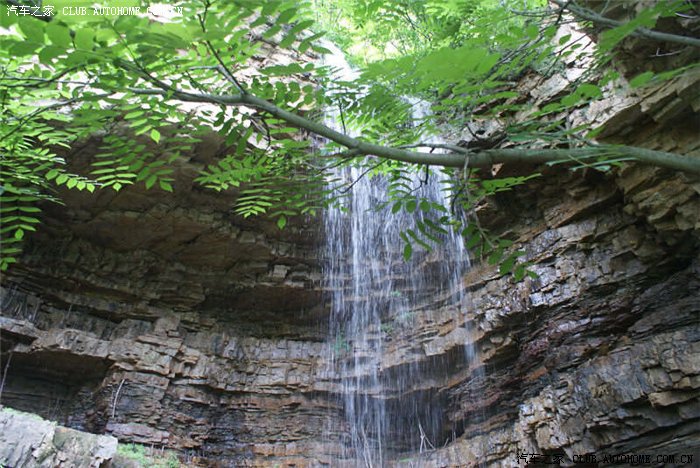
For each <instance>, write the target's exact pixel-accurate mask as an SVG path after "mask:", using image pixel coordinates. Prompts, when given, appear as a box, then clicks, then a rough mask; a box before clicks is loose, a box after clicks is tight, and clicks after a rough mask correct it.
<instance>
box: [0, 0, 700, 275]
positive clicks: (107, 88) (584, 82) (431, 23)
mask: <svg viewBox="0 0 700 468" xmlns="http://www.w3.org/2000/svg"><path fill="white" fill-rule="evenodd" d="M7 3H8V10H7V15H0V21H1V22H0V25H1V26H2V27H3V28H4V31H5V32H4V34H3V36H1V39H0V44H1V47H0V67H1V68H0V101H1V102H2V108H1V110H0V112H1V114H0V116H1V117H0V118H1V120H0V164H1V166H0V170H1V171H2V179H3V180H2V189H3V193H2V201H3V207H2V210H3V213H2V222H3V226H2V228H1V231H0V233H2V235H3V237H4V238H5V240H4V242H3V246H2V252H1V254H2V263H1V266H2V268H3V269H4V268H6V267H7V265H9V264H10V263H11V262H13V261H15V258H14V257H15V255H16V253H17V252H19V247H18V245H19V243H20V242H21V240H22V238H23V236H24V232H25V231H27V230H34V229H35V227H34V226H35V225H36V224H37V222H38V220H37V218H36V216H35V214H36V213H37V212H39V210H40V209H39V208H38V207H37V206H36V202H37V201H39V200H42V199H55V190H54V189H53V187H55V186H56V185H63V186H66V187H68V188H70V189H77V190H89V191H91V192H92V191H94V190H96V189H104V188H111V189H113V190H120V189H121V188H123V187H124V186H126V185H129V184H134V183H143V184H145V186H146V187H148V188H151V187H159V188H160V189H162V190H166V191H170V190H172V186H171V182H172V178H171V177H170V175H171V174H172V170H173V169H172V168H171V167H170V164H172V162H173V161H174V160H176V159H177V158H178V157H179V155H180V154H181V153H182V152H183V151H186V150H187V149H188V148H189V147H190V146H191V145H192V144H193V143H194V142H195V141H196V140H197V136H198V135H200V134H201V133H202V132H207V131H208V132H211V131H216V132H218V133H220V134H221V135H222V136H223V137H224V138H225V139H226V143H227V144H228V145H229V151H228V152H227V154H225V155H223V156H222V158H221V160H219V161H217V163H216V164H212V165H209V166H207V167H205V168H203V170H202V173H201V175H200V177H199V178H198V181H199V182H200V183H202V184H204V185H205V186H207V187H210V188H213V189H216V190H226V189H229V188H231V187H239V186H240V187H241V197H240V198H239V205H238V207H237V210H238V212H239V213H240V214H242V215H243V216H249V215H253V214H260V213H267V214H270V215H272V216H274V217H276V218H277V219H278V224H279V225H280V227H283V226H284V224H285V223H286V219H287V217H288V216H292V215H295V214H300V213H314V212H315V211H316V210H317V209H318V208H319V207H322V206H324V205H325V204H327V203H329V202H330V201H331V200H333V199H334V198H333V193H334V191H333V188H329V187H328V185H327V182H326V180H325V178H324V176H325V173H326V171H327V168H329V167H333V166H337V165H348V164H358V165H362V166H364V167H366V172H372V171H384V172H386V173H387V174H388V175H389V177H390V179H391V180H392V181H393V182H394V184H393V185H391V187H393V188H392V190H391V193H390V194H389V196H390V199H389V200H388V202H389V203H391V204H392V206H393V208H392V209H394V210H398V209H407V210H415V209H416V201H415V196H413V195H412V191H411V190H410V188H407V189H402V188H401V186H402V185H401V184H402V183H403V182H402V181H403V180H405V173H406V172H410V171H412V170H416V169H415V166H420V167H422V166H442V167H445V168H457V169H458V170H456V171H455V176H454V182H453V190H454V192H455V193H456V194H459V195H460V196H461V197H462V201H463V202H464V203H466V204H467V205H468V206H471V205H473V203H474V202H475V197H481V196H486V195H488V194H489V193H493V192H496V191H499V190H504V189H508V188H510V187H512V186H514V185H517V184H520V183H523V182H524V181H526V180H527V179H528V176H523V177H511V178H507V179H503V180H500V181H493V180H488V178H480V177H479V173H478V169H479V168H488V167H490V166H491V165H493V164H514V165H518V164H526V165H528V166H530V165H532V164H540V163H567V162H570V163H572V164H574V165H584V166H592V167H597V168H605V167H609V166H610V165H611V164H615V163H619V162H621V161H637V162H642V163H646V164H653V165H658V166H662V167H667V168H671V169H675V170H681V171H686V172H691V173H700V158H697V157H692V156H687V155H678V154H672V153H666V152H661V151H654V150H650V149H644V148H634V147H626V146H624V147H623V146H611V145H599V144H596V143H595V142H594V141H593V140H592V139H591V138H590V136H589V137H586V134H587V129H582V128H579V129H562V128H561V126H560V125H559V123H560V122H559V121H558V120H557V119H558V118H557V117H556V116H557V115H562V113H565V112H566V111H567V109H571V108H574V107H576V106H580V105H582V104H584V103H585V102H587V101H590V100H593V99H596V98H598V97H599V96H601V95H602V91H601V87H602V86H603V84H602V83H604V82H606V81H609V80H611V79H612V78H614V77H613V76H612V75H611V74H610V73H607V72H606V70H605V69H604V68H601V69H599V70H597V71H595V72H593V70H592V73H590V74H589V75H586V76H584V77H582V79H581V82H580V83H579V86H578V87H576V88H575V89H574V90H573V91H572V92H571V93H570V94H569V95H568V96H565V97H563V98H562V99H561V100H560V101H558V102H554V103H551V105H550V106H549V107H548V108H546V109H542V110H541V111H539V112H536V113H534V114H533V115H532V118H531V119H530V120H529V121H527V122H519V123H518V125H516V126H513V128H512V129H509V131H508V134H507V135H505V136H504V138H505V139H506V140H510V141H512V142H516V141H517V142H519V143H518V144H517V146H515V147H513V145H511V147H510V148H499V147H498V146H496V147H492V148H488V149H474V148H466V147H462V146H458V145H456V144H432V145H431V144H429V143H425V142H421V139H422V138H421V137H422V136H423V135H425V134H430V133H431V132H433V133H434V132H436V128H437V126H438V124H440V123H441V121H443V120H445V119H449V120H450V121H451V122H452V123H460V122H464V121H466V120H468V119H472V118H474V116H475V115H479V116H481V117H489V116H494V115H496V113H497V112H514V111H515V110H517V109H518V106H520V107H522V106H523V104H518V103H517V100H514V99H513V98H515V97H516V96H517V93H515V92H514V91H513V90H512V89H511V88H512V86H511V85H510V84H511V83H512V82H513V81H514V80H516V79H517V77H518V76H519V75H520V74H521V73H522V72H523V70H526V69H531V68H539V69H541V70H544V72H547V71H548V70H551V69H552V68H555V67H556V60H557V59H556V57H560V56H563V55H565V54H567V53H580V52H576V41H575V40H572V39H571V38H570V37H569V38H566V37H563V38H562V37H558V36H557V27H558V26H559V25H560V24H561V22H562V21H565V20H566V15H567V14H569V13H571V14H573V15H574V16H576V17H578V18H581V19H585V20H589V21H593V22H595V23H596V24H599V25H602V26H605V27H610V28H612V29H611V30H610V32H609V33H608V34H607V36H606V37H605V49H606V50H608V51H609V50H612V48H613V47H614V45H615V44H616V43H617V42H619V41H620V40H622V39H623V38H624V37H626V36H627V35H630V34H632V35H635V34H638V35H642V36H644V37H647V38H650V39H652V40H662V41H675V42H676V43H678V44H680V45H682V46H685V47H697V46H698V44H696V42H697V39H694V38H690V37H684V36H674V35H669V34H661V33H659V32H657V31H654V30H653V26H654V23H655V21H656V19H657V18H658V17H660V16H668V15H674V14H677V13H679V12H682V11H684V8H687V4H686V3H685V2H683V1H678V2H661V3H660V4H659V5H657V6H656V7H654V8H653V9H650V10H645V11H644V12H642V14H640V15H639V16H638V17H637V18H636V19H634V20H633V21H631V22H628V23H620V22H614V21H613V22H611V21H612V20H606V19H605V18H604V17H603V19H602V20H601V19H600V18H599V17H600V16H601V15H600V14H598V13H596V12H592V11H590V10H588V9H585V8H584V7H582V6H581V5H577V4H576V3H574V2H558V1H554V2H552V3H551V6H548V5H547V4H546V3H544V2H542V1H539V0H532V1H529V2H525V3H526V5H529V7H531V9H530V10H529V11H526V12H514V11H512V10H508V9H507V8H505V7H503V6H501V4H500V3H499V2H495V1H491V0H480V1H476V0H470V1H467V0H464V1H457V2H440V1H435V0H423V1H418V0H416V1H409V2H378V1H371V0H346V1H343V2H337V5H335V7H338V6H340V7H344V8H345V10H343V11H340V13H337V12H335V10H334V9H333V8H331V9H330V10H329V9H328V8H326V9H325V10H322V11H321V14H319V12H318V11H314V10H313V8H310V6H309V5H307V4H300V3H299V2H296V1H282V0H269V1H264V2H260V1H257V0H237V1H232V2H223V1H210V0H204V1H187V2H176V3H174V4H170V5H169V6H170V8H167V9H164V7H163V5H158V4H151V6H152V7H153V11H156V12H157V11H161V12H163V11H167V12H168V13H167V14H165V16H164V17H160V18H158V17H154V16H153V15H151V16H149V15H146V14H141V15H137V14H134V13H136V10H133V9H132V10H121V11H115V12H112V11H109V12H97V11H95V10H94V9H93V7H92V6H91V3H90V2H85V8H86V10H84V13H83V14H70V13H71V12H73V13H75V12H76V10H63V9H62V6H63V5H64V4H65V6H67V7H72V8H76V7H79V6H80V5H79V4H78V3H77V2H76V1H71V2H61V1H57V2H54V13H56V14H55V15H45V13H46V9H45V8H38V7H30V6H29V4H28V3H27V4H22V3H21V2H18V1H8V2H7ZM323 3H324V2H322V1H320V0H319V1H317V2H315V7H316V8H317V9H318V8H320V7H322V6H323V5H322V4H323ZM519 4H522V2H519ZM135 5H139V4H138V3H135ZM148 6H149V4H148V2H143V3H141V4H140V7H141V12H145V11H146V8H147V7H148ZM348 11H350V12H352V14H353V21H354V24H355V26H357V25H362V27H363V28H369V30H371V31H372V34H370V35H369V36H368V37H369V38H370V40H371V41H374V42H373V43H374V44H380V43H382V41H383V42H384V43H387V44H390V45H392V47H391V50H389V51H386V50H385V51H379V53H378V55H379V56H381V57H382V58H383V59H382V60H376V61H374V62H372V63H366V64H365V70H364V73H363V74H362V75H361V77H360V78H358V79H357V80H354V81H353V82H342V81H339V79H338V78H337V77H334V75H333V73H331V71H329V70H328V67H324V66H323V65H322V64H320V62H318V61H316V62H313V61H312V58H313V57H312V56H313V55H319V54H324V53H327V52H328V51H327V50H326V49H325V48H324V47H323V45H322V44H321V43H320V42H319V39H320V37H321V35H322V33H320V32H318V26H314V19H318V20H319V24H321V25H322V26H323V25H326V26H328V25H329V24H330V21H329V18H330V17H332V15H333V14H338V15H341V16H342V15H343V14H347V13H348ZM81 12H82V10H78V13H81ZM110 13H122V14H114V15H113V16H110ZM324 15H325V16H324ZM465 15H471V16H470V17H469V21H465ZM341 16H338V17H337V19H338V20H339V22H340V23H341V24H343V23H344V22H345V21H344V20H343V21H340V20H342V18H341ZM372 24H374V26H372ZM314 28H316V29H314ZM336 36H337V37H338V38H339V39H342V37H343V35H342V33H336ZM346 39H347V35H346ZM555 39H556V40H555ZM278 51H283V52H284V53H286V54H287V55H289V56H291V57H293V58H294V60H292V61H291V62H289V63H287V64H270V65H261V62H260V57H261V56H262V55H264V54H269V53H274V52H278ZM553 57H554V58H553ZM375 58H376V57H375ZM365 59H367V57H365ZM595 63H597V64H599V65H600V64H603V65H604V64H605V57H604V56H601V57H598V60H597V61H596V62H595ZM688 68H691V67H686V68H685V69H681V70H672V71H669V72H668V73H665V74H661V75H657V76H653V75H649V74H644V75H643V76H640V77H639V78H638V79H637V80H636V82H637V83H636V84H643V83H644V82H646V81H648V80H650V79H656V80H662V79H665V78H668V77H670V76H674V75H676V74H678V73H681V72H684V71H687V69H688ZM411 96H413V99H411V98H410V97H411ZM415 99H422V100H424V101H429V102H434V103H437V105H435V106H434V111H435V112H434V113H433V115H428V116H420V117H416V116H415V115H414V113H413V111H412V107H413V106H414V105H415V102H416V101H415ZM188 103H199V104H205V105H206V106H205V107H202V108H194V107H186V104H188ZM329 107H335V108H339V110H340V117H341V120H342V121H343V126H345V125H346V124H347V125H348V126H352V127H353V128H354V129H355V131H356V132H358V134H359V136H357V137H353V136H350V135H349V134H348V132H347V131H343V132H341V131H338V130H335V129H333V128H331V127H329V126H328V125H326V124H324V121H323V119H322V117H321V115H322V112H321V111H323V110H324V109H327V108H329ZM299 129H302V130H304V131H306V132H308V133H311V134H315V135H317V136H320V137H324V138H325V139H327V140H328V141H329V144H327V145H326V148H324V149H321V150H319V149H318V148H315V147H314V145H313V144H312V142H311V141H310V139H308V138H303V137H300V136H299V134H298V132H297V130H299ZM95 134H106V135H105V136H104V138H103V140H102V142H103V146H102V152H101V153H100V154H98V155H97V157H96V158H95V160H94V161H93V163H92V168H91V171H90V172H89V173H87V174H76V173H73V172H71V170H70V168H69V166H68V165H66V161H64V160H63V159H62V158H60V157H58V156H57V155H56V151H57V148H59V147H70V146H71V145H73V144H74V143H75V142H77V141H80V140H82V139H85V138H88V137H90V136H91V135H95ZM134 135H145V136H147V137H148V138H149V139H150V140H152V142H153V143H154V144H155V145H146V144H144V143H142V142H140V141H139V140H138V139H134V138H133V136H134ZM528 135H533V136H532V138H529V139H528V138H527V136H528ZM572 137H575V138H572ZM523 141H525V142H524V143H523ZM431 146H432V147H433V149H437V148H439V149H440V150H442V151H443V152H441V153H435V152H427V151H425V150H424V151H418V150H415V149H416V148H419V147H431ZM326 160H327V161H328V162H326ZM406 163H408V164H406ZM475 171H476V172H475ZM467 172H468V173H469V176H468V177H463V176H464V175H465V174H466V173H467ZM465 188H466V190H465ZM340 189H341V190H342V187H341V188H340ZM336 194H337V191H336ZM465 195H466V196H465ZM438 211H439V212H438V213H437V214H436V218H435V223H434V225H432V226H430V229H433V230H434V231H435V232H437V233H439V232H440V230H441V229H443V228H444V227H446V226H450V227H455V226H456V227H457V228H458V229H460V230H464V234H465V235H466V236H467V237H470V238H472V239H477V240H478V241H479V242H472V243H473V244H476V243H482V244H484V247H483V248H484V251H485V252H486V253H489V257H490V258H491V259H493V260H494V262H496V263H497V262H500V261H502V260H503V258H502V256H503V251H504V249H505V248H507V247H509V245H510V244H509V243H507V242H498V241H494V240H491V239H489V237H488V235H487V234H486V233H485V232H483V230H481V229H480V228H478V223H475V224H474V223H472V224H467V223H463V222H462V221H460V220H458V219H455V218H454V217H451V216H449V213H447V210H444V209H443V210H442V211H440V210H438ZM475 225H476V226H477V227H476V228H475V227H474V226H475ZM441 226H442V227H441ZM424 234H425V235H426V236H428V237H431V234H430V232H424ZM415 240H416V241H418V242H422V241H421V240H420V239H418V238H416V239H415ZM510 258H511V260H512V257H510ZM506 264H507V265H510V267H512V264H513V262H512V261H509V260H508V259H506ZM506 270H507V269H506ZM519 271H520V274H523V272H524V270H522V269H521V270H519Z"/></svg>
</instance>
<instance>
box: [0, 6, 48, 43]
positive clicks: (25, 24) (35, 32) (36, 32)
mask: <svg viewBox="0 0 700 468" xmlns="http://www.w3.org/2000/svg"><path fill="white" fill-rule="evenodd" d="M3 13H5V14H9V12H7V11H5V12H3ZM45 25H46V23H44V22H43V21H38V20H36V19H35V18H33V17H31V16H25V17H23V18H21V19H20V21H19V29H20V31H22V34H23V35H24V37H26V38H27V40H29V41H32V42H43V41H44V28H45Z"/></svg>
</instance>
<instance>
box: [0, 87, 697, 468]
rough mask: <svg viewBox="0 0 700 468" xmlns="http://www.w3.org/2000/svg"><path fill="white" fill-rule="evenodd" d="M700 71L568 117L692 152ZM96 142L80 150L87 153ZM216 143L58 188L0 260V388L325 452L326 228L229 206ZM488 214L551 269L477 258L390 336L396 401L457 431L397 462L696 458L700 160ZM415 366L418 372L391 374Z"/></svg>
mask: <svg viewBox="0 0 700 468" xmlns="http://www.w3.org/2000/svg"><path fill="white" fill-rule="evenodd" d="M698 89H700V87H699V86H698V82H697V78H692V77H691V78H687V77H685V78H679V79H677V80H673V81H670V82H667V83H665V84H663V85H662V86H661V87H660V88H657V89H652V90H648V91H647V92H641V93H639V95H638V96H634V95H629V94H628V95H626V96H625V97H624V98H621V97H620V96H616V97H613V98H611V99H610V100H609V101H604V102H603V103H602V104H600V105H599V107H598V108H595V109H587V110H585V112H583V114H585V115H581V113H579V114H577V115H576V116H574V117H575V118H580V119H581V121H586V120H587V121H596V122H597V125H603V126H604V129H605V131H604V132H603V133H602V134H603V135H605V137H606V138H607V139H608V140H609V141H612V142H620V143H633V144H635V145H636V146H645V147H649V148H655V149H663V150H667V151H676V152H679V153H691V152H697V151H698V150H699V149H700V141H698V139H697V128H698V126H699V125H700V121H698V118H697V109H698V108H700V107H698V106H699V104H698V102H700V101H699V99H700V96H699V95H698V92H697V91H696V90H698ZM533 96H534V97H537V96H535V95H534V94H533ZM606 105H607V107H606ZM586 112H587V114H586ZM578 123H580V121H579V122H578ZM96 144H97V142H89V143H88V144H87V145H86V146H84V147H82V148H81V149H79V150H77V153H76V154H75V155H73V157H71V160H72V161H73V162H74V163H75V164H84V163H85V161H86V160H87V159H89V157H91V155H92V154H94V152H95V151H96V150H95V148H96ZM218 150H219V142H217V141H216V140H215V139H211V140H207V141H204V142H203V143H201V144H200V145H199V146H198V147H197V148H196V150H195V151H194V152H193V154H192V155H190V157H189V159H187V158H185V159H183V160H182V161H181V162H180V166H179V167H178V170H177V172H176V182H175V184H174V185H175V194H174V195H170V194H165V193H158V192H145V191H142V190H141V189H139V188H129V189H127V190H124V191H122V192H120V193H119V194H116V195H115V194H112V193H109V192H105V193H101V194H99V195H98V196H97V197H85V196H81V195H80V194H74V193H66V194H65V197H66V201H67V205H66V206H65V207H59V206H47V207H46V209H45V217H44V226H43V228H42V229H41V230H40V231H39V232H38V233H37V234H36V235H34V236H32V237H31V238H30V239H29V241H28V242H29V243H28V245H27V248H26V251H25V254H24V256H23V257H22V259H21V263H20V264H19V265H17V266H16V267H15V268H14V269H13V270H12V271H11V272H10V273H9V274H7V275H5V277H4V278H3V285H2V288H3V290H2V292H3V301H2V310H1V313H0V327H1V331H2V342H1V345H2V351H3V354H2V359H3V361H2V365H1V366H0V368H1V369H2V370H3V371H4V370H5V369H6V370H7V374H6V375H7V378H6V379H4V386H3V390H2V395H1V398H2V400H1V401H2V403H3V404H6V405H9V406H12V407H15V408H18V409H23V410H27V411H31V412H35V413H38V414H41V415H43V416H45V417H47V418H50V419H53V420H57V421H59V422H60V423H63V424H65V425H67V426H70V427H73V428H78V429H82V430H87V431H91V432H97V433H108V434H112V435H114V436H116V437H118V438H119V439H120V440H124V441H132V442H140V443H145V444H153V445H156V446H168V447H172V448H176V449H179V450H181V451H182V454H183V457H184V458H185V459H187V460H188V461H189V462H190V463H193V464H194V463H199V464H201V465H209V466H210V465H215V464H219V465H221V466H275V465H278V464H279V465H283V466H292V465H295V466H316V465H319V464H321V463H327V464H329V465H333V464H334V462H335V456H336V455H337V454H338V453H340V452H341V451H340V446H339V443H340V442H339V441H340V440H342V432H343V431H342V424H343V423H342V421H343V418H342V408H341V407H340V406H339V403H338V401H339V400H338V399H337V398H336V397H337V393H338V391H339V388H338V385H337V379H336V377H334V376H333V375H329V373H328V363H327V359H328V345H327V344H326V343H325V340H326V334H327V333H326V329H325V313H326V311H327V307H325V305H324V304H323V295H322V288H321V283H320V280H321V275H320V266H319V264H320V260H319V258H318V254H317V252H318V251H319V249H318V247H317V246H318V245H319V243H320V242H322V239H321V233H320V232H319V231H318V226H319V225H320V223H318V221H315V220H304V219H298V220H295V221H293V222H291V223H290V225H289V226H288V228H287V229H286V230H285V231H279V230H277V228H276V227H275V226H274V225H273V224H272V223H268V222H266V221H264V220H255V221H247V220H243V219H240V218H237V217H235V216H234V215H232V213H231V208H232V206H233V201H234V200H235V196H236V195H235V193H217V194H215V193H210V192H207V191H203V190H201V189H199V188H197V187H196V186H195V185H194V184H193V182H192V180H193V178H194V176H195V173H196V169H197V167H200V166H201V165H202V164H206V163H207V162H208V161H209V160H210V159H211V158H213V157H214V155H215V154H216V153H217V151H218ZM480 217H481V220H482V223H483V224H484V225H485V227H488V228H490V229H492V230H493V231H495V232H499V233H504V234H508V235H509V236H510V237H511V238H515V239H518V241H519V242H521V243H522V245H523V247H524V249H525V250H526V252H527V258H528V260H529V261H531V262H532V269H533V270H534V271H535V272H537V274H538V278H537V279H528V280H526V281H524V282H522V283H518V284H513V283H512V281H511V280H510V279H508V278H502V277H499V275H497V274H496V272H495V271H494V270H493V269H491V268H490V267H488V266H483V265H476V266H475V267H474V268H473V269H472V270H471V272H470V273H469V274H468V275H467V277H466V278H465V280H464V288H465V290H467V291H468V293H469V297H470V308H469V310H467V311H466V314H465V313H464V312H465V311H461V310H456V309H455V308H454V307H450V306H447V305H445V304H446V302H445V301H443V299H444V298H441V297H436V298H435V300H434V302H433V303H429V304H424V305H423V307H421V308H419V309H416V310H414V311H411V314H410V317H407V318H402V319H399V318H397V320H396V321H395V322H394V323H392V324H391V325H392V326H391V327H390V328H388V329H387V330H385V331H384V333H385V335H386V336H385V339H386V346H385V358H384V363H383V370H382V378H383V380H384V382H385V388H387V389H388V390H389V395H390V401H389V402H388V407H389V411H390V412H391V411H396V412H399V410H400V408H401V407H403V406H407V405H415V406H419V407H429V408H430V410H435V411H441V414H440V424H442V429H441V430H439V431H438V432H437V433H435V434H431V436H432V437H433V440H432V443H433V444H434V445H435V446H438V447H441V446H442V445H443V444H444V443H445V442H446V443H447V445H446V446H445V447H444V448H439V449H438V450H435V451H431V452H428V453H424V454H410V453H409V454H401V455H397V456H396V461H395V462H394V464H396V465H400V466H416V464H418V465H419V466H464V465H470V464H476V463H486V464H489V465H505V466H511V465H515V464H517V460H516V458H515V457H516V454H517V453H518V452H525V453H537V454H553V453H560V452H562V453H564V456H565V457H566V458H565V459H566V460H571V459H572V458H573V456H574V455H582V454H602V453H614V454H618V453H630V452H636V453H639V452H641V451H643V452H648V453H654V454H658V453H668V454H676V455H678V456H680V455H681V454H685V453H693V451H694V452H696V453H697V451H698V450H699V449H700V444H699V443H698V441H697V436H696V435H695V434H697V433H698V431H699V430H700V428H699V427H698V421H699V420H700V409H699V406H700V405H698V403H697V402H698V396H699V395H700V358H699V356H700V318H699V317H700V313H699V312H700V279H699V278H700V254H699V252H700V182H698V180H697V178H695V179H693V178H690V177H688V176H685V175H681V174H675V173H670V172H668V171H661V170H657V169H651V168H641V167H628V168H625V169H623V170H618V171H616V172H613V173H612V174H608V175H603V174H599V173H594V172H590V173H589V172H586V173H583V174H582V173H576V174H563V173H562V172H554V171H553V170H551V171H548V172H546V173H545V175H544V176H543V177H542V178H540V179H536V180H535V181H533V182H532V184H530V185H529V186H528V187H527V188H520V189H518V190H517V191H515V192H512V193H505V194H501V195H499V196H498V197H496V198H493V199H490V200H489V201H488V203H487V204H486V205H484V206H483V207H482V209H481V210H480ZM467 319H468V320H470V321H471V326H470V327H465V321H466V320H467ZM468 340H470V341H473V342H474V343H475V344H476V348H477V351H478V353H477V354H478V355H479V356H480V358H479V359H478V360H473V361H470V360H469V359H468V358H469V356H468V355H467V353H465V349H464V348H465V342H467V341H468ZM9 350H12V353H10V352H9ZM409 366H412V367H413V368H415V369H418V372H419V373H420V375H421V376H422V377H421V378H420V379H415V381H412V382H400V384H401V385H399V382H397V379H398V377H399V376H400V375H402V369H404V368H406V367H409ZM409 423H410V422H406V424H409ZM329 428H330V429H331V430H330V431H329V430H328V429H329ZM438 436H439V437H440V439H439V440H438V439H437V437H438ZM399 442H400V441H398V442H396V443H397V448H398V447H399V445H400V443H399ZM411 464H413V465H411Z"/></svg>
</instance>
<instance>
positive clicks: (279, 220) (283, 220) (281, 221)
mask: <svg viewBox="0 0 700 468" xmlns="http://www.w3.org/2000/svg"><path fill="white" fill-rule="evenodd" d="M286 225H287V217H286V216H280V217H279V218H277V227H278V228H280V229H284V227H285V226H286Z"/></svg>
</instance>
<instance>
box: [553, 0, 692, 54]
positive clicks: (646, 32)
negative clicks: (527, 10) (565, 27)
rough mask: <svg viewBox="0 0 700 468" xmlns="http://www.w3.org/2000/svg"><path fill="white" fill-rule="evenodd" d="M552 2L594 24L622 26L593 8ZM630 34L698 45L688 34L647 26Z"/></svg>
mask: <svg viewBox="0 0 700 468" xmlns="http://www.w3.org/2000/svg"><path fill="white" fill-rule="evenodd" d="M550 1H551V2H552V3H554V4H556V5H558V6H559V7H561V8H562V9H565V10H569V11H570V12H571V13H572V14H573V15H574V16H576V17H577V18H583V19H585V20H588V21H592V22H594V23H596V24H602V25H605V26H610V27H611V28H617V27H619V26H623V25H624V24H625V23H623V22H622V21H616V20H614V19H610V18H607V17H605V16H603V15H600V14H598V13H596V12H595V11H593V10H589V9H587V8H582V7H580V6H578V5H575V4H573V3H572V2H570V1H564V0H550ZM632 35H634V36H641V37H645V38H647V39H652V40H655V41H662V42H674V43H676V44H683V45H686V46H692V47H700V39H697V38H694V37H688V36H679V35H678V34H668V33H663V32H658V31H654V30H651V29H648V28H642V27H639V28H637V29H635V30H634V31H632Z"/></svg>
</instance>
